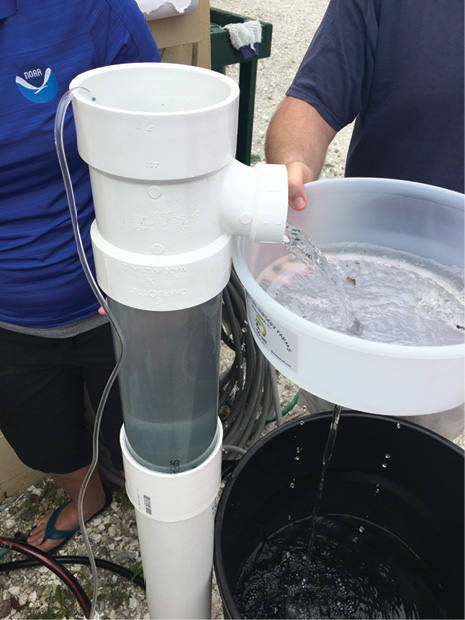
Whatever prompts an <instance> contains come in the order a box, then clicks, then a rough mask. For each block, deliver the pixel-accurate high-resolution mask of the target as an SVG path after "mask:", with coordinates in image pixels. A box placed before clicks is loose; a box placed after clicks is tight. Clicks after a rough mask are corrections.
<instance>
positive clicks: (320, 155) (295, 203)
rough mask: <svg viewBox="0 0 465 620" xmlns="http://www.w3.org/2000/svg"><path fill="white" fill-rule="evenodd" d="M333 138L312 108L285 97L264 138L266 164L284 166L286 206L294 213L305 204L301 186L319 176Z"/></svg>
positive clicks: (334, 132) (299, 101)
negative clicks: (287, 189)
mask: <svg viewBox="0 0 465 620" xmlns="http://www.w3.org/2000/svg"><path fill="white" fill-rule="evenodd" d="M335 135H336V131H335V130H334V129H333V128H332V127H331V126H330V125H328V123H327V122H326V121H325V120H324V119H323V117H322V116H320V114H319V113H318V112H317V111H316V110H315V108H313V107H312V106H311V105H309V104H308V103H306V102H305V101H302V100H301V99H295V98H294V97H286V98H285V99H284V100H283V101H282V102H281V104H280V106H279V107H278V109H277V110H276V112H275V113H274V115H273V118H272V119H271V122H270V125H269V127H268V131H267V135H266V143H265V153H266V160H267V162H268V163H269V164H286V166H287V173H288V178H289V204H290V205H291V207H293V208H294V209H296V210H297V211H300V210H302V209H303V208H304V207H305V206H306V204H307V200H306V197H305V190H304V187H303V185H304V183H309V182H310V181H316V179H318V177H319V176H320V172H321V169H322V167H323V163H324V160H325V156H326V150H327V148H328V146H329V144H330V143H331V140H332V139H333V138H334V136H335Z"/></svg>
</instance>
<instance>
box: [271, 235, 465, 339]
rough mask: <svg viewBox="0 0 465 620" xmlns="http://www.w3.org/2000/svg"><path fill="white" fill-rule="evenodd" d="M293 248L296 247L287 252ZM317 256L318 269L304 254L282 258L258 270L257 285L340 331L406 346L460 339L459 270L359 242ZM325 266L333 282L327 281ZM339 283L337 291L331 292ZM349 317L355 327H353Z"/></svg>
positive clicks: (464, 307)
mask: <svg viewBox="0 0 465 620" xmlns="http://www.w3.org/2000/svg"><path fill="white" fill-rule="evenodd" d="M303 243H304V245H306V242H305V241H304V242H303ZM285 245H286V247H287V248H288V249H291V247H290V246H292V245H294V246H296V245H297V247H298V245H299V244H298V243H297V244H296V243H295V242H294V240H292V238H291V240H290V241H289V236H288V242H285ZM305 251H306V250H304V252H305ZM312 251H313V250H312ZM298 253H300V249H299V250H298V252H297V251H296V252H294V251H293V254H298ZM307 254H308V252H307ZM320 254H321V252H320ZM321 255H322V256H323V258H324V261H323V267H320V264H321V257H320V256H317V258H313V257H311V256H310V257H308V256H307V259H306V260H305V264H304V263H303V262H302V261H301V258H300V256H299V258H297V257H296V256H293V255H288V256H284V257H281V258H279V259H278V260H276V261H275V262H274V263H272V264H271V265H270V266H269V267H268V268H267V269H266V270H265V271H264V272H263V273H262V274H261V277H260V279H259V283H260V285H261V286H262V288H263V289H264V290H265V291H266V292H267V293H268V295H270V296H271V297H272V298H273V299H275V300H276V301H277V302H278V303H280V304H281V305H283V306H284V307H286V308H288V309H289V310H291V311H292V312H293V313H295V314H296V315H297V316H299V317H302V318H304V319H307V320H308V321H311V322H313V323H316V324H318V325H321V326H322V327H327V328H329V329H332V330H336V331H339V332H341V333H349V334H353V335H357V336H358V337H360V338H364V339H367V340H373V341H376V342H383V343H393V344H400V345H410V346H428V345H429V346H442V345H453V344H460V343H463V342H464V334H465V330H464V327H465V325H464V323H465V318H464V314H465V305H464V272H463V269H460V268H457V267H447V266H444V265H441V264H439V263H437V262H435V261H433V260H430V259H423V258H420V257H418V256H415V255H413V254H409V253H407V252H403V251H399V250H394V249H391V248H382V247H378V246H372V245H369V244H360V243H340V244H331V245H327V246H325V247H324V255H323V254H321ZM326 265H329V267H330V269H331V275H330V276H329V280H334V277H336V279H337V280H338V286H337V287H335V286H329V285H328V268H327V267H326ZM339 287H340V288H341V289H342V291H343V295H341V294H340V292H335V291H337V288H339ZM346 299H348V300H349V302H350V304H349V305H348V304H347V303H346V301H345V300H346ZM347 308H349V314H348V310H347ZM355 317H356V319H355ZM354 319H355V320H356V321H358V322H359V323H360V325H361V329H360V328H359V329H358V332H357V330H355V332H354V328H353V326H354ZM355 324H356V323H355Z"/></svg>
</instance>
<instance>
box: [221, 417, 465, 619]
mask: <svg viewBox="0 0 465 620" xmlns="http://www.w3.org/2000/svg"><path fill="white" fill-rule="evenodd" d="M330 421H331V413H322V414H316V415H311V416H306V417H305V418H302V419H297V420H295V421H292V422H289V423H287V424H285V425H283V426H281V427H280V428H278V429H277V430H275V431H273V432H272V433H270V434H269V435H267V436H266V437H265V438H263V439H262V440H261V441H260V442H258V443H257V444H256V445H255V446H254V447H253V448H252V449H251V450H250V451H249V452H248V453H247V454H246V455H245V456H244V457H243V458H242V460H241V461H240V463H239V465H238V466H237V468H236V469H235V471H234V472H233V473H232V474H231V475H230V478H229V480H228V481H227V483H226V486H225V489H224V491H223V494H222V497H221V500H220V503H219V506H218V511H217V517H216V525H215V572H216V577H217V582H218V586H219V589H220V593H221V596H222V600H223V608H224V613H225V617H227V618H247V617H252V616H250V615H247V611H245V612H244V610H243V609H241V607H240V605H241V604H238V598H240V597H238V594H237V591H236V589H237V584H238V582H239V581H240V580H241V579H242V578H243V573H244V566H245V565H246V564H247V562H248V559H249V557H250V556H251V555H252V554H253V552H254V550H256V549H257V547H260V545H262V544H263V541H265V540H268V539H269V537H270V536H272V535H273V533H275V532H278V531H282V530H283V529H284V530H286V528H288V527H289V525H290V524H294V523H298V522H301V521H302V520H305V519H308V518H309V517H311V516H312V513H313V509H314V500H315V497H316V495H317V489H318V486H319V484H320V474H321V464H322V455H323V451H324V448H325V444H326V440H327V437H328V431H329V425H330ZM319 514H320V516H321V517H322V518H323V517H324V518H326V517H328V518H342V519H346V520H347V519H349V521H351V522H353V524H354V527H356V528H359V529H360V531H362V530H364V531H366V532H367V533H368V532H370V531H371V534H370V535H371V536H372V537H373V536H374V538H373V540H375V538H376V535H377V534H376V532H379V533H382V534H383V536H385V535H388V536H389V537H390V538H389V540H392V541H394V542H396V544H397V543H399V544H400V545H402V546H403V548H404V549H405V550H406V553H408V554H411V556H412V558H413V559H414V560H415V562H417V561H418V565H420V564H421V566H422V567H423V569H424V573H425V574H424V575H421V576H418V575H416V574H415V573H416V569H415V566H416V564H415V563H411V561H410V559H409V558H407V555H405V557H406V558H407V559H406V560H405V561H406V562H408V563H409V565H408V567H407V568H406V570H407V573H406V575H403V576H402V578H401V579H399V581H407V582H409V583H408V584H407V585H408V586H410V585H411V584H413V586H415V587H417V586H418V588H420V589H419V590H418V591H419V592H423V593H426V594H427V595H428V596H426V599H428V597H429V596H430V595H431V597H432V599H434V601H433V602H431V603H429V602H428V600H426V601H425V600H422V601H418V605H417V604H416V603H417V602H416V601H413V605H411V607H412V609H413V611H412V610H410V611H408V609H407V613H406V615H404V616H403V615H402V612H401V613H400V614H399V615H396V616H391V617H427V618H433V617H434V618H436V617H444V618H463V617H464V453H463V451H462V450H461V449H460V448H459V447H458V446H456V445H454V444H453V443H452V442H450V441H448V440H446V439H444V438H443V437H441V436H439V435H436V434H435V433H433V432H431V431H429V430H427V429H425V428H422V427H420V426H417V425H415V424H411V423H409V422H404V421H402V419H401V418H392V417H387V416H380V415H372V414H366V413H359V412H343V414H342V416H341V420H340V424H339V430H338V435H337V439H336V443H335V447H334V452H333V456H332V459H331V461H330V463H329V467H328V470H327V474H326V479H325V484H324V489H323V494H322V497H321V504H320V508H319ZM359 523H363V524H364V526H363V527H361V526H359ZM360 536H362V535H360ZM357 540H358V538H357V536H353V538H352V539H350V540H349V544H350V545H352V544H353V545H356V544H357V543H356V542H354V541H357ZM389 540H388V544H387V545H386V544H385V543H384V544H385V547H386V546H387V547H389V546H390V542H389ZM377 552H378V551H377V546H376V545H375V547H374V548H373V554H374V555H376V553H377ZM328 555H329V558H330V559H329V562H330V563H331V549H330V550H329V553H328ZM376 561H377V559H376V558H374V561H373V564H371V565H370V566H369V568H368V571H370V570H371V571H372V573H373V574H372V576H373V578H374V579H375V582H376V580H378V581H377V585H376V587H373V592H374V594H373V598H376V596H379V595H380V594H379V591H380V588H379V585H380V584H381V586H382V584H383V583H385V582H386V579H387V578H386V576H385V575H384V572H383V571H384V570H386V571H387V570H388V569H386V568H385V566H384V565H383V561H384V560H380V561H379V563H378V564H376ZM402 561H403V560H402ZM361 564H363V562H361ZM380 567H381V568H380ZM412 567H413V568H412ZM423 569H422V570H423ZM409 570H410V573H409V572H408V571H409ZM375 572H376V575H375V574H374V573H375ZM380 575H381V576H380ZM425 575H426V577H425ZM423 578H425V579H426V581H425V583H420V584H418V583H416V582H418V581H421V579H423ZM270 583H271V586H270V587H271V589H272V590H274V591H275V590H279V588H280V587H281V585H280V582H279V579H278V580H276V575H274V576H273V579H271V580H270ZM394 585H395V584H394ZM400 585H401V586H403V585H404V584H400ZM413 586H412V587H413ZM377 588H378V589H377ZM381 589H382V587H381ZM274 591H273V595H274ZM399 591H402V588H400V590H399ZM270 592H271V590H270ZM270 592H268V594H267V593H266V592H265V593H264V595H265V597H266V596H269V595H270ZM395 596H396V597H398V596H399V592H398V591H397V590H396V593H395ZM414 596H415V594H414ZM417 596H420V598H422V599H425V597H424V596H423V595H417ZM335 598H337V593H336V596H335ZM399 608H400V609H402V605H401V604H400V605H399ZM320 609H321V606H320ZM365 609H367V608H366V607H365ZM373 609H375V610H378V611H377V612H373ZM373 609H372V610H371V611H370V612H368V611H365V613H378V615H370V616H369V615H364V611H363V609H362V608H361V607H360V606H359V607H358V608H357V605H354V606H353V614H352V615H347V616H345V617H354V618H364V617H385V616H383V615H382V612H380V611H379V609H382V607H380V606H379V605H374V607H373ZM272 612H273V610H271V612H270V610H269V609H268V610H267V612H266V613H267V615H266V617H286V616H283V615H282V609H281V611H280V610H279V608H277V610H276V613H277V614H278V615H276V616H274V615H273V613H272ZM315 613H316V612H315V609H312V610H311V611H307V610H305V609H300V610H299V611H298V615H296V616H294V617H300V618H307V617H338V616H337V614H335V613H333V612H331V611H328V610H326V612H324V611H323V612H320V613H321V614H322V615H314V614H315ZM306 614H310V615H306ZM254 617H257V618H258V617H260V618H261V617H265V616H264V615H263V616H260V615H255V616H254ZM287 617H289V616H287ZM339 617H344V616H339Z"/></svg>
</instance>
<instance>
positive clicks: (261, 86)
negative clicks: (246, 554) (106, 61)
mask: <svg viewBox="0 0 465 620" xmlns="http://www.w3.org/2000/svg"><path fill="white" fill-rule="evenodd" d="M327 3H328V0H312V2H308V0H292V2H291V3H284V2H282V1H281V0H280V1H278V0H246V1H245V0H215V1H214V2H212V6H215V7H216V8H219V9H224V10H227V11H231V12H235V13H239V14H241V15H245V16H248V17H251V18H256V19H260V20H263V21H267V22H271V23H272V24H273V45H272V54H271V57H270V58H267V59H263V60H260V61H259V68H258V76H257V90H256V104H255V117H254V134H253V147H252V153H253V155H255V156H256V158H257V159H261V160H263V159H264V137H265V132H266V128H267V125H268V122H269V120H270V118H271V116H272V114H273V112H274V110H275V109H276V107H277V105H278V104H279V102H280V101H281V99H282V97H283V96H284V93H285V91H286V89H287V87H288V86H289V84H290V82H291V80H292V78H293V76H294V74H295V71H296V70H297V68H298V66H299V63H300V60H301V58H302V57H303V55H304V53H305V50H306V48H307V45H308V42H309V41H310V39H311V37H312V35H313V33H314V32H315V30H316V28H317V26H318V23H319V21H320V19H321V17H322V15H323V13H324V11H325V8H326V6H327ZM289 6H292V10H290V9H289V8H288V7H289ZM227 73H228V75H230V76H231V77H232V78H233V79H237V75H238V68H237V66H232V67H230V68H229V69H228V72H227ZM349 135H350V128H347V129H346V130H344V131H342V132H341V133H340V134H339V135H338V136H337V137H336V139H335V140H334V142H333V144H332V145H331V147H330V149H329V152H328V156H327V160H326V163H325V166H324V170H323V173H322V177H323V178H330V177H339V176H342V175H343V171H344V159H345V154H346V151H347V146H348V139H349ZM279 392H280V398H281V402H282V404H283V405H284V404H285V403H287V402H289V401H290V400H291V399H292V398H293V396H294V395H295V393H296V392H297V387H296V386H294V385H293V384H292V383H290V382H289V381H288V380H286V379H285V378H283V377H280V378H279ZM304 413H305V412H304V410H303V409H302V408H300V407H299V406H298V405H297V406H296V407H295V408H294V410H293V411H292V414H290V415H289V416H288V419H291V418H292V419H293V418H295V417H296V416H300V415H303V414H304ZM267 430H269V429H267ZM457 441H458V443H459V444H460V445H461V446H462V447H463V445H464V438H463V435H462V436H461V437H460V438H458V440H457ZM63 501H64V496H63V495H62V494H61V492H60V491H57V489H56V488H55V487H54V486H53V484H50V481H47V480H44V481H43V482H42V483H40V484H36V485H34V486H31V487H29V488H28V489H26V490H25V491H23V492H22V493H19V494H18V495H16V496H15V497H10V498H5V499H3V500H1V499H0V532H1V534H2V535H3V536H5V537H8V538H12V537H13V536H14V534H15V532H17V531H20V532H27V531H28V530H29V529H31V527H32V526H33V524H34V523H35V522H36V521H37V519H38V518H39V516H42V515H44V514H47V512H50V511H51V510H52V509H53V508H54V507H56V506H57V505H60V504H61V503H62V502H63ZM88 534H89V537H90V540H91V541H92V543H93V548H94V553H95V555H96V557H98V558H102V559H106V560H109V561H112V562H114V563H116V564H119V565H121V566H124V567H127V568H131V567H134V566H136V567H137V565H138V562H140V554H139V544H138V539H137V533H136V527H135V520H134V510H133V509H132V507H131V505H130V504H129V502H128V500H127V497H126V494H125V492H124V490H122V489H120V488H116V490H115V491H114V501H113V503H112V505H111V508H110V509H109V510H107V511H106V512H105V513H104V514H103V515H101V516H100V517H97V518H96V519H94V520H93V521H91V523H90V524H89V527H88ZM59 554H60V555H85V548H84V544H83V542H82V538H81V535H80V534H77V535H76V536H75V537H74V538H73V539H72V540H71V541H70V542H69V543H68V544H67V545H66V546H65V547H64V548H63V549H62V550H60V552H59ZM15 556H16V554H14V553H11V552H10V553H9V554H8V555H7V556H6V557H5V558H3V559H2V560H1V561H2V562H4V561H10V560H11V559H20V558H19V557H15ZM69 568H71V569H72V572H73V573H75V574H76V575H77V577H78V580H79V581H80V583H81V584H82V585H84V586H85V585H86V584H88V581H89V570H88V569H87V567H69ZM99 587H100V592H101V602H100V604H99V606H98V611H99V613H100V617H101V618H111V619H115V618H118V619H123V618H127V619H138V618H148V617H149V616H148V611H147V606H146V603H145V596H144V593H143V591H142V589H140V588H139V587H137V586H136V585H134V584H131V583H129V582H128V581H126V580H125V579H123V578H121V577H117V576H116V575H115V574H114V573H111V572H108V571H104V570H99ZM79 613H80V610H79V608H78V607H77V606H76V605H75V603H74V601H73V600H70V598H69V596H68V595H67V592H66V589H65V588H62V586H61V582H60V581H59V580H58V578H57V577H55V576H54V575H53V574H52V573H50V572H49V571H48V570H46V569H45V568H29V569H23V570H16V571H10V572H9V573H0V618H14V619H15V620H18V619H23V618H24V619H25V618H64V617H68V618H72V617H76V615H79ZM212 618H214V619H219V618H223V615H222V609H221V601H220V597H219V593H218V590H217V588H216V587H214V589H213V604H212Z"/></svg>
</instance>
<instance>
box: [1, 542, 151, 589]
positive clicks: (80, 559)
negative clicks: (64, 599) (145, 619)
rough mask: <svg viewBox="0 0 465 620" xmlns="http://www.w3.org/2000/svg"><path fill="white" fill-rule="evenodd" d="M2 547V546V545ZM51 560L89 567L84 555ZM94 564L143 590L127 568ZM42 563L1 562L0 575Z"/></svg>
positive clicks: (102, 562)
mask: <svg viewBox="0 0 465 620" xmlns="http://www.w3.org/2000/svg"><path fill="white" fill-rule="evenodd" d="M4 540H5V539H4ZM2 546H3V545H2ZM47 557H49V556H47ZM53 560H54V561H55V562H56V563H57V564H60V565H62V564H80V565H83V566H89V558H88V557H87V556H86V555H59V556H55V557H54V558H53ZM95 563H96V565H97V566H98V567H99V568H102V569H104V570H108V571H111V572H112V573H116V574H117V575H120V576H121V577H124V578H125V579H127V580H128V581H131V582H132V583H134V584H135V585H136V586H139V588H142V589H143V590H145V581H144V578H143V577H141V576H140V575H135V574H134V573H133V572H132V571H131V570H130V569H129V568H126V567H124V566H120V565H119V564H115V563H114V562H110V561H108V560H102V559H100V558H95ZM41 565H42V562H41V561H39V560H37V559H31V560H16V561H14V562H3V563H1V564H0V573H5V572H8V571H10V570H18V569H20V568H32V567H34V566H41Z"/></svg>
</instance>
